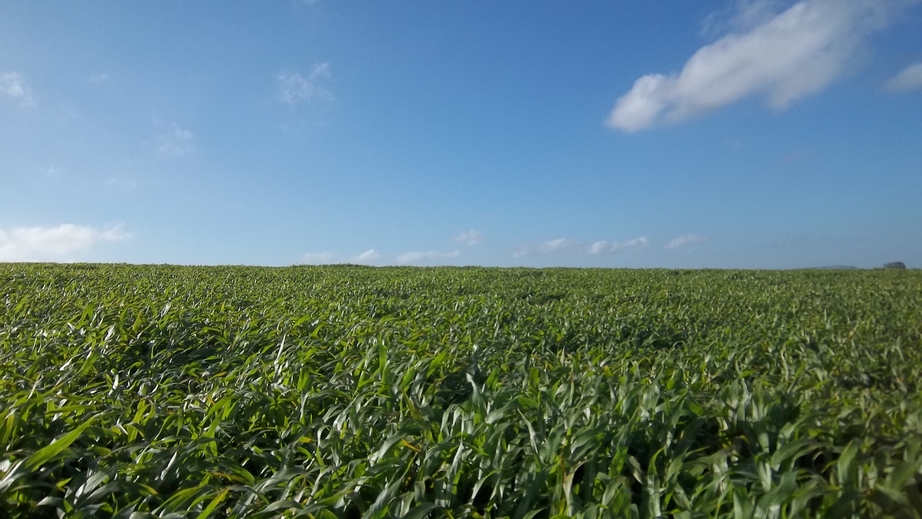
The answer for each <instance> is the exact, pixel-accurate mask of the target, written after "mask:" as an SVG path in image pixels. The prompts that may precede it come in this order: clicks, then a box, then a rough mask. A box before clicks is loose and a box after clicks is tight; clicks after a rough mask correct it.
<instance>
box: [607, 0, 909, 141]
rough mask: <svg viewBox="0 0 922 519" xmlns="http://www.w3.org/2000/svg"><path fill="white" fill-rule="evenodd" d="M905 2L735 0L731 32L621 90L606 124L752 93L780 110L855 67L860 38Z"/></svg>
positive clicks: (632, 125)
mask: <svg viewBox="0 0 922 519" xmlns="http://www.w3.org/2000/svg"><path fill="white" fill-rule="evenodd" d="M907 3H909V2H908V1H906V0H904V1H893V2H884V1H880V0H848V1H843V0H802V1H799V2H797V3H796V4H794V5H793V6H791V7H789V8H788V9H786V10H784V11H783V12H780V13H778V14H773V15H772V13H773V11H774V9H776V8H777V2H776V1H773V0H755V1H744V2H739V3H738V9H742V11H741V12H740V15H739V16H738V17H737V19H736V21H732V22H730V24H729V26H728V28H729V29H737V28H738V27H741V26H744V27H748V28H747V30H744V31H738V32H731V33H730V34H727V35H726V36H724V37H722V38H720V39H719V40H717V41H715V42H714V43H711V44H709V45H706V46H704V47H702V48H700V49H699V50H698V51H697V52H696V53H695V54H694V55H693V56H692V57H691V58H690V59H689V60H688V62H687V63H686V64H685V66H684V67H683V68H682V71H681V72H679V73H673V74H669V75H665V74H648V75H645V76H643V77H641V78H640V79H638V80H637V81H636V82H635V83H634V86H633V88H632V89H631V90H630V91H629V92H627V93H626V94H624V95H623V96H621V97H620V98H619V99H618V101H617V103H616V104H615V107H614V109H613V110H612V112H611V114H610V116H609V118H608V121H607V122H608V124H609V125H610V126H612V127H614V128H617V129H619V130H624V131H627V132H634V131H638V130H644V129H647V128H651V127H654V126H658V125H662V124H668V123H676V122H680V121H684V120H686V119H689V118H692V117H695V116H699V115H702V114H705V113H708V112H710V111H712V110H715V109H718V108H720V107H723V106H725V105H728V104H731V103H734V102H736V101H739V100H740V99H742V98H744V97H748V96H752V95H759V96H763V97H765V98H766V101H767V103H768V105H769V106H771V107H772V108H774V109H778V110H780V109H784V108H786V107H788V106H789V105H790V104H791V103H793V102H794V101H797V100H798V99H801V98H803V97H806V96H808V95H811V94H815V93H817V92H819V91H821V90H823V89H824V88H826V87H827V86H828V85H829V84H830V83H832V82H833V81H835V80H836V79H838V78H839V77H841V76H842V75H843V74H845V73H846V72H847V71H848V70H849V69H851V68H853V61H854V58H855V57H856V56H857V55H858V54H859V52H860V51H861V49H862V48H863V44H864V41H865V39H866V37H867V36H868V35H869V34H871V33H872V32H874V31H876V30H879V29H881V28H882V27H884V26H885V25H886V24H887V22H888V21H889V20H890V19H891V18H893V16H894V14H895V13H896V12H898V10H899V9H900V7H901V6H903V5H905V4H907Z"/></svg>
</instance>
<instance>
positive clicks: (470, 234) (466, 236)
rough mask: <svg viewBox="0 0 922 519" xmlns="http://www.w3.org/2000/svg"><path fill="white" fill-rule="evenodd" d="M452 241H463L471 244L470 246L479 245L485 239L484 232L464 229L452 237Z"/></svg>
mask: <svg viewBox="0 0 922 519" xmlns="http://www.w3.org/2000/svg"><path fill="white" fill-rule="evenodd" d="M451 241H453V242H456V243H463V244H465V245H470V246H473V245H478V244H479V243H480V242H482V241H483V234H481V233H479V232H477V231H475V230H470V231H464V232H462V233H461V234H459V235H457V236H455V237H454V238H452V239H451Z"/></svg>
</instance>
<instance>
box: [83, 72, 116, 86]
mask: <svg viewBox="0 0 922 519" xmlns="http://www.w3.org/2000/svg"><path fill="white" fill-rule="evenodd" d="M110 79H112V76H110V75H109V73H108V72H105V73H102V74H93V75H92V76H90V77H88V78H87V80H86V82H87V83H92V84H99V83H105V82H107V81H109V80H110Z"/></svg>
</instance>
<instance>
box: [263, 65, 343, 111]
mask: <svg viewBox="0 0 922 519" xmlns="http://www.w3.org/2000/svg"><path fill="white" fill-rule="evenodd" d="M332 77H333V76H332V74H330V64H329V63H316V64H314V66H313V67H312V68H311V72H310V74H308V75H307V77H304V76H302V75H301V74H300V73H298V72H293V71H290V70H282V71H280V72H279V73H278V75H276V76H275V80H276V82H277V83H278V89H279V99H281V100H282V102H284V103H287V104H289V105H291V106H294V105H296V104H298V103H301V102H305V101H306V102H311V101H315V100H325V101H330V100H332V99H333V94H332V93H330V91H329V90H327V88H325V87H324V84H325V83H326V82H328V81H329V80H330V79H332Z"/></svg>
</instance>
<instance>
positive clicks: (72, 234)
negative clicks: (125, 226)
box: [0, 224, 131, 261]
mask: <svg viewBox="0 0 922 519" xmlns="http://www.w3.org/2000/svg"><path fill="white" fill-rule="evenodd" d="M130 237H131V234H129V233H127V232H125V231H124V230H122V228H121V227H120V226H116V227H108V228H105V229H95V228H93V227H86V226H82V225H74V224H61V225H59V226H57V227H20V228H17V229H13V230H11V231H9V232H6V231H4V230H3V229H0V261H54V260H61V259H69V258H67V257H66V256H67V255H69V254H75V253H79V252H85V251H87V250H88V249H90V248H91V247H92V246H94V245H96V244H98V243H103V242H117V241H123V240H127V239H128V238H130Z"/></svg>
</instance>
